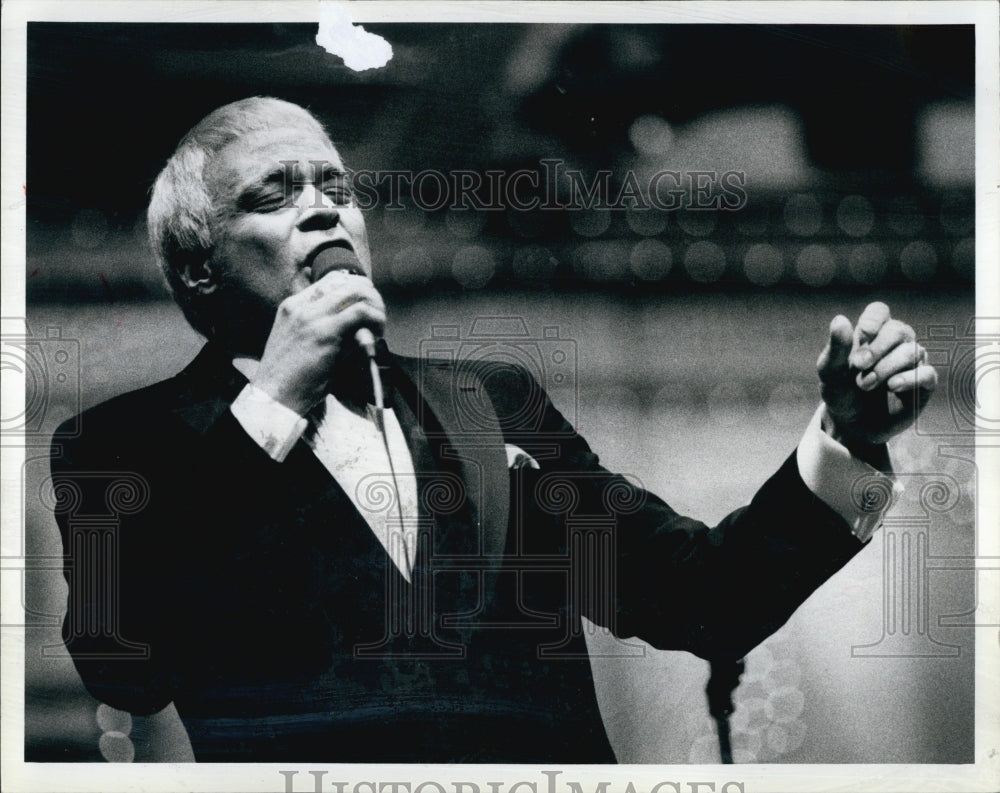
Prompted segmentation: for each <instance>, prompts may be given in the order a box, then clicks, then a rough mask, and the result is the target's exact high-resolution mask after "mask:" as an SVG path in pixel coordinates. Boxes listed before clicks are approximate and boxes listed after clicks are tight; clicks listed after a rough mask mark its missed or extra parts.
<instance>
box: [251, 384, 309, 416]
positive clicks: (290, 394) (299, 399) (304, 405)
mask: <svg viewBox="0 0 1000 793" xmlns="http://www.w3.org/2000/svg"><path fill="white" fill-rule="evenodd" d="M250 383H251V384H252V385H253V386H254V388H257V389H259V390H260V391H263V392H264V393H265V394H267V395H268V396H269V397H270V398H271V399H273V400H274V401H275V402H278V403H279V404H281V405H283V406H284V407H286V408H288V409H289V410H291V411H293V412H295V413H297V414H298V415H300V416H305V415H306V414H307V413H308V412H309V411H310V410H312V408H313V406H314V405H315V404H316V403H317V402H318V401H319V400H320V398H321V397H322V396H323V395H322V393H320V394H317V395H315V396H311V395H306V394H302V393H301V392H298V391H296V390H294V389H290V388H287V387H284V386H283V385H282V384H281V383H275V382H272V381H270V380H268V379H267V378H254V379H252V380H251V381H250Z"/></svg>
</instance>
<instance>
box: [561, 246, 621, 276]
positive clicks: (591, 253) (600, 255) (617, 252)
mask: <svg viewBox="0 0 1000 793" xmlns="http://www.w3.org/2000/svg"><path fill="white" fill-rule="evenodd" d="M573 258H574V263H575V269H576V272H577V274H578V275H580V276H581V277H583V278H587V279H589V280H592V281H617V280H625V279H626V278H628V276H629V251H628V246H627V245H626V244H625V243H624V242H585V243H583V244H582V245H580V246H579V247H577V249H576V251H575V253H574V257H573Z"/></svg>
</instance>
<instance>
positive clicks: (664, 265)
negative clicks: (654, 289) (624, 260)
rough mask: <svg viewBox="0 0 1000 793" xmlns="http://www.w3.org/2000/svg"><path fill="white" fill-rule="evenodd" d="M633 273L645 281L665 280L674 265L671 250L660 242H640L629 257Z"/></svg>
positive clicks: (634, 246)
mask: <svg viewBox="0 0 1000 793" xmlns="http://www.w3.org/2000/svg"><path fill="white" fill-rule="evenodd" d="M628 260H629V265H630V266H631V268H632V272H633V273H635V275H636V276H637V277H638V278H641V279H642V280H644V281H658V280H659V279H661V278H665V277H666V275H667V273H669V272H670V267H671V266H672V264H673V255H672V254H671V253H670V248H669V247H668V246H667V245H665V244H664V243H662V242H660V241H659V240H640V241H639V242H637V243H636V244H635V245H633V246H632V252H631V253H630V254H629V257H628Z"/></svg>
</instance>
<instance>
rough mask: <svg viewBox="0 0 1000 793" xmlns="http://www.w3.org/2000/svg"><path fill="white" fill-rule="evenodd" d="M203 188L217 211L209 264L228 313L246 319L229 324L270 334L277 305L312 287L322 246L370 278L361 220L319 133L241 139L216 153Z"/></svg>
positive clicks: (291, 131)
mask: <svg viewBox="0 0 1000 793" xmlns="http://www.w3.org/2000/svg"><path fill="white" fill-rule="evenodd" d="M206 184H207V187H208V191H209V196H210V197H211V198H212V204H213V207H214V209H215V215H214V217H213V218H212V220H211V228H212V239H213V243H214V249H213V254H212V258H211V260H210V265H211V266H212V267H213V268H215V270H216V272H217V273H218V274H219V276H217V277H221V280H222V283H223V285H224V289H225V291H226V292H227V293H228V297H229V301H228V304H229V311H230V312H239V313H241V314H243V315H244V316H242V317H229V318H228V319H229V320H231V321H236V322H237V324H244V323H250V324H251V326H257V327H254V328H252V329H253V330H254V331H255V334H254V335H256V334H257V333H260V332H261V331H266V330H269V329H270V324H271V321H273V318H274V311H275V309H276V308H277V306H278V304H279V303H280V302H281V301H282V300H284V299H285V298H286V297H289V296H290V295H293V294H295V293H296V292H298V291H300V290H301V289H303V288H305V287H306V286H308V285H309V284H310V276H311V264H312V261H313V259H314V258H315V256H316V254H317V253H319V251H321V250H323V249H324V248H328V247H331V246H339V247H344V248H348V249H350V250H351V251H353V252H354V254H355V256H357V259H358V263H359V270H360V274H361V275H364V276H366V277H368V278H371V273H372V266H371V252H370V251H369V248H368V232H367V230H366V228H365V221H364V217H363V216H362V214H361V210H359V209H358V208H357V206H355V204H354V202H352V201H351V200H350V192H349V185H348V183H347V179H346V174H345V173H344V166H343V163H342V162H341V160H340V156H339V155H338V154H337V151H336V149H334V147H333V144H332V143H330V141H329V139H328V138H327V137H326V136H325V135H321V134H319V133H317V132H315V131H312V130H309V129H308V128H306V129H303V128H301V127H297V126H293V125H290V126H288V127H287V128H277V129H270V130H265V131H261V132H255V133H251V134H249V135H246V136H244V137H242V138H241V139H240V140H238V141H235V142H234V143H231V144H229V145H228V146H226V147H225V148H224V149H222V151H221V152H219V153H218V154H217V155H216V158H215V160H214V161H213V163H212V166H211V167H210V168H209V169H207V172H206ZM263 323H266V325H267V327H266V328H262V327H259V325H260V324H263ZM250 329H251V328H246V327H244V330H250Z"/></svg>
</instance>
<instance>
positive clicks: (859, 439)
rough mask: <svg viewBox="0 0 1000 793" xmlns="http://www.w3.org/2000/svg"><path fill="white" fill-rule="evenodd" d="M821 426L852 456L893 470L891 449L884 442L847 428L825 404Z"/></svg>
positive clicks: (877, 466)
mask: <svg viewBox="0 0 1000 793" xmlns="http://www.w3.org/2000/svg"><path fill="white" fill-rule="evenodd" d="M820 426H821V427H822V429H823V432H825V433H826V434H827V435H829V436H830V437H831V438H833V440H835V441H837V443H839V444H840V445H841V446H843V447H844V448H845V449H847V451H849V452H850V453H851V455H852V456H854V457H856V458H858V459H859V460H861V461H863V462H865V463H868V465H870V466H872V467H873V468H877V469H878V470H880V471H884V472H888V471H890V470H892V466H891V463H890V461H889V450H888V449H887V447H886V445H885V444H884V443H881V442H878V441H871V440H868V439H867V438H865V437H863V436H861V435H859V434H858V433H852V432H850V431H847V430H845V429H844V428H843V427H842V426H841V425H840V424H838V423H837V421H836V419H834V417H833V416H831V415H830V411H829V408H827V407H826V406H825V405H824V408H823V414H822V417H821V420H820Z"/></svg>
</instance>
